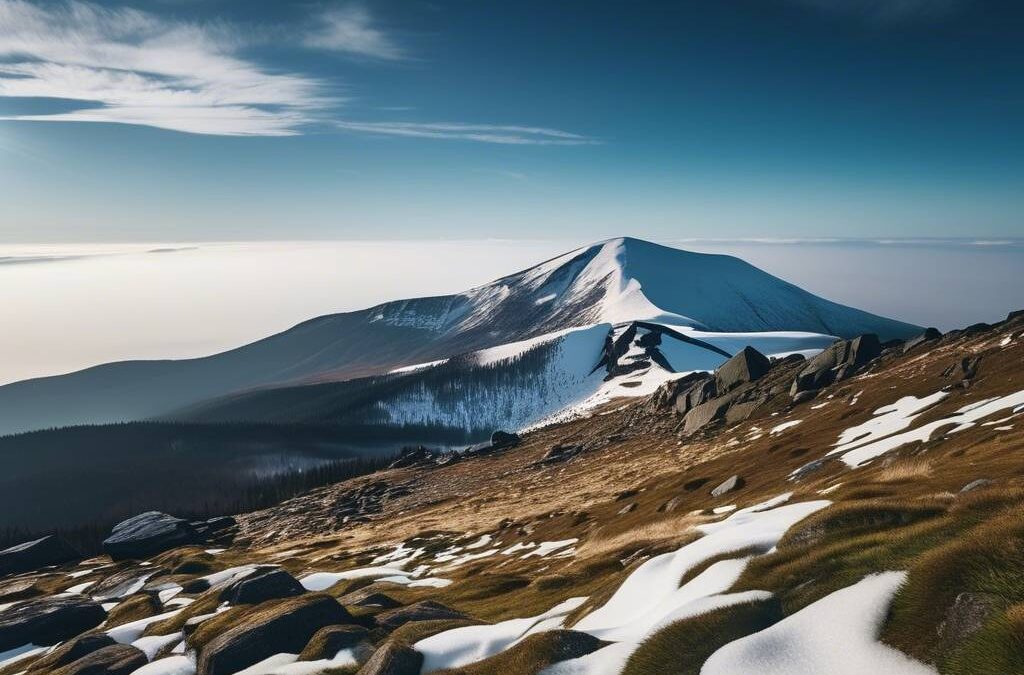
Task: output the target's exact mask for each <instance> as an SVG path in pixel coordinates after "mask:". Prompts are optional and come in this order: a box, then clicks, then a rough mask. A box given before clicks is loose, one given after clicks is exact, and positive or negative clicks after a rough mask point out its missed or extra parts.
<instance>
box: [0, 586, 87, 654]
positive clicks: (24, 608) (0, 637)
mask: <svg viewBox="0 0 1024 675" xmlns="http://www.w3.org/2000/svg"><path fill="white" fill-rule="evenodd" d="M106 618H107V613H106V611H104V609H103V608H102V607H101V606H100V605H99V603H97V602H95V601H93V600H90V599H89V598H86V597H84V596H81V595H64V596H53V597H47V598H39V599H35V600H25V601H23V602H19V603H18V604H16V605H14V606H13V607H8V608H7V609H5V610H4V611H3V612H0V652H2V651H6V650H8V649H14V648H15V647H20V646H22V645H27V644H34V645H53V644H57V643H58V642H62V641H63V640H67V639H68V638H71V637H74V636H76V635H78V634H79V633H81V632H83V631H87V630H89V629H90V628H94V627H96V626H98V625H99V624H101V623H102V622H103V620H104V619H106Z"/></svg>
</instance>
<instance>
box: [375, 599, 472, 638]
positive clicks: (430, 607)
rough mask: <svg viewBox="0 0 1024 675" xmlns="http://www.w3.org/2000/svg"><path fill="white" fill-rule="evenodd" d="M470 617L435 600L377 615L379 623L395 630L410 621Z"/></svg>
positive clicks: (387, 628)
mask: <svg viewBox="0 0 1024 675" xmlns="http://www.w3.org/2000/svg"><path fill="white" fill-rule="evenodd" d="M469 618H470V617H469V616H468V615H466V614H463V613H462V612H457V611H455V610H454V609H451V608H450V607H445V606H444V605H442V604H441V603H439V602H434V601H433V600H423V601H422V602H417V603H415V604H412V605H409V606H407V607H400V608H398V609H392V610H388V611H387V612H382V613H380V614H378V615H377V617H376V619H377V625H378V626H380V627H382V628H384V629H386V630H388V631H393V630H395V629H396V628H398V627H399V626H403V625H405V624H407V623H409V622H410V621H436V620H439V619H469Z"/></svg>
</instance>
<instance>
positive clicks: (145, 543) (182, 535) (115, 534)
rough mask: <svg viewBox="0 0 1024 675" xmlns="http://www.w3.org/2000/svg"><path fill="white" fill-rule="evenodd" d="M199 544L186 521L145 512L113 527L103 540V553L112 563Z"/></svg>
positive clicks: (163, 514) (157, 513)
mask: <svg viewBox="0 0 1024 675" xmlns="http://www.w3.org/2000/svg"><path fill="white" fill-rule="evenodd" d="M198 541H199V536H198V534H197V533H196V531H195V529H193V527H192V526H191V525H190V524H189V523H188V521H186V520H182V519H181V518H175V517H174V516H169V515H167V514H166V513H160V512H159V511H147V512H146V513H140V514H139V515H137V516H135V517H133V518H129V519H128V520H125V521H122V522H120V523H118V524H117V525H115V526H114V529H113V530H112V531H111V533H110V536H109V537H107V538H106V539H105V540H104V541H103V550H104V551H105V552H106V553H107V555H109V556H110V557H111V558H112V559H113V560H115V561H118V560H129V559H133V558H134V559H144V558H148V557H150V556H154V555H156V554H157V553H162V552H164V551H167V550H169V549H172V548H177V547H178V546H184V545H186V544H192V543H196V542H198Z"/></svg>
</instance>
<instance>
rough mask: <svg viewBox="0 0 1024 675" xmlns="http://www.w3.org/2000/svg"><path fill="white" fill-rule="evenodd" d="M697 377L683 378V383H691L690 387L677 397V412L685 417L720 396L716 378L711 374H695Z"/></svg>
mask: <svg viewBox="0 0 1024 675" xmlns="http://www.w3.org/2000/svg"><path fill="white" fill-rule="evenodd" d="M694 375H696V376H697V377H695V378H693V379H691V378H690V377H686V378H683V380H681V381H686V380H689V381H690V385H689V386H688V387H686V388H681V389H680V390H679V393H678V394H677V395H676V397H675V408H676V412H678V413H680V414H683V415H685V414H686V413H688V412H689V411H691V410H693V409H694V408H696V407H697V406H699V405H700V404H701V403H706V402H708V401H710V400H711V399H713V398H714V397H715V396H716V395H717V394H718V389H717V385H716V384H715V378H714V377H713V376H712V375H710V374H709V373H695V374H694Z"/></svg>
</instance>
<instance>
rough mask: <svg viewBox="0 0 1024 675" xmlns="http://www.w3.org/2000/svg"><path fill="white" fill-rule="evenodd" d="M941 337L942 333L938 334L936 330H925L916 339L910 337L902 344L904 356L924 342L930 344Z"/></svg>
mask: <svg viewBox="0 0 1024 675" xmlns="http://www.w3.org/2000/svg"><path fill="white" fill-rule="evenodd" d="M941 337H942V333H940V332H939V329H938V328H926V329H925V331H924V332H923V333H921V334H920V335H918V336H917V337H912V338H910V339H909V340H907V341H906V342H904V343H903V353H904V354H906V353H907V352H909V351H910V350H912V349H914V348H915V347H920V346H921V345H923V344H924V343H926V342H932V341H933V340H938V339H939V338H941Z"/></svg>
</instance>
